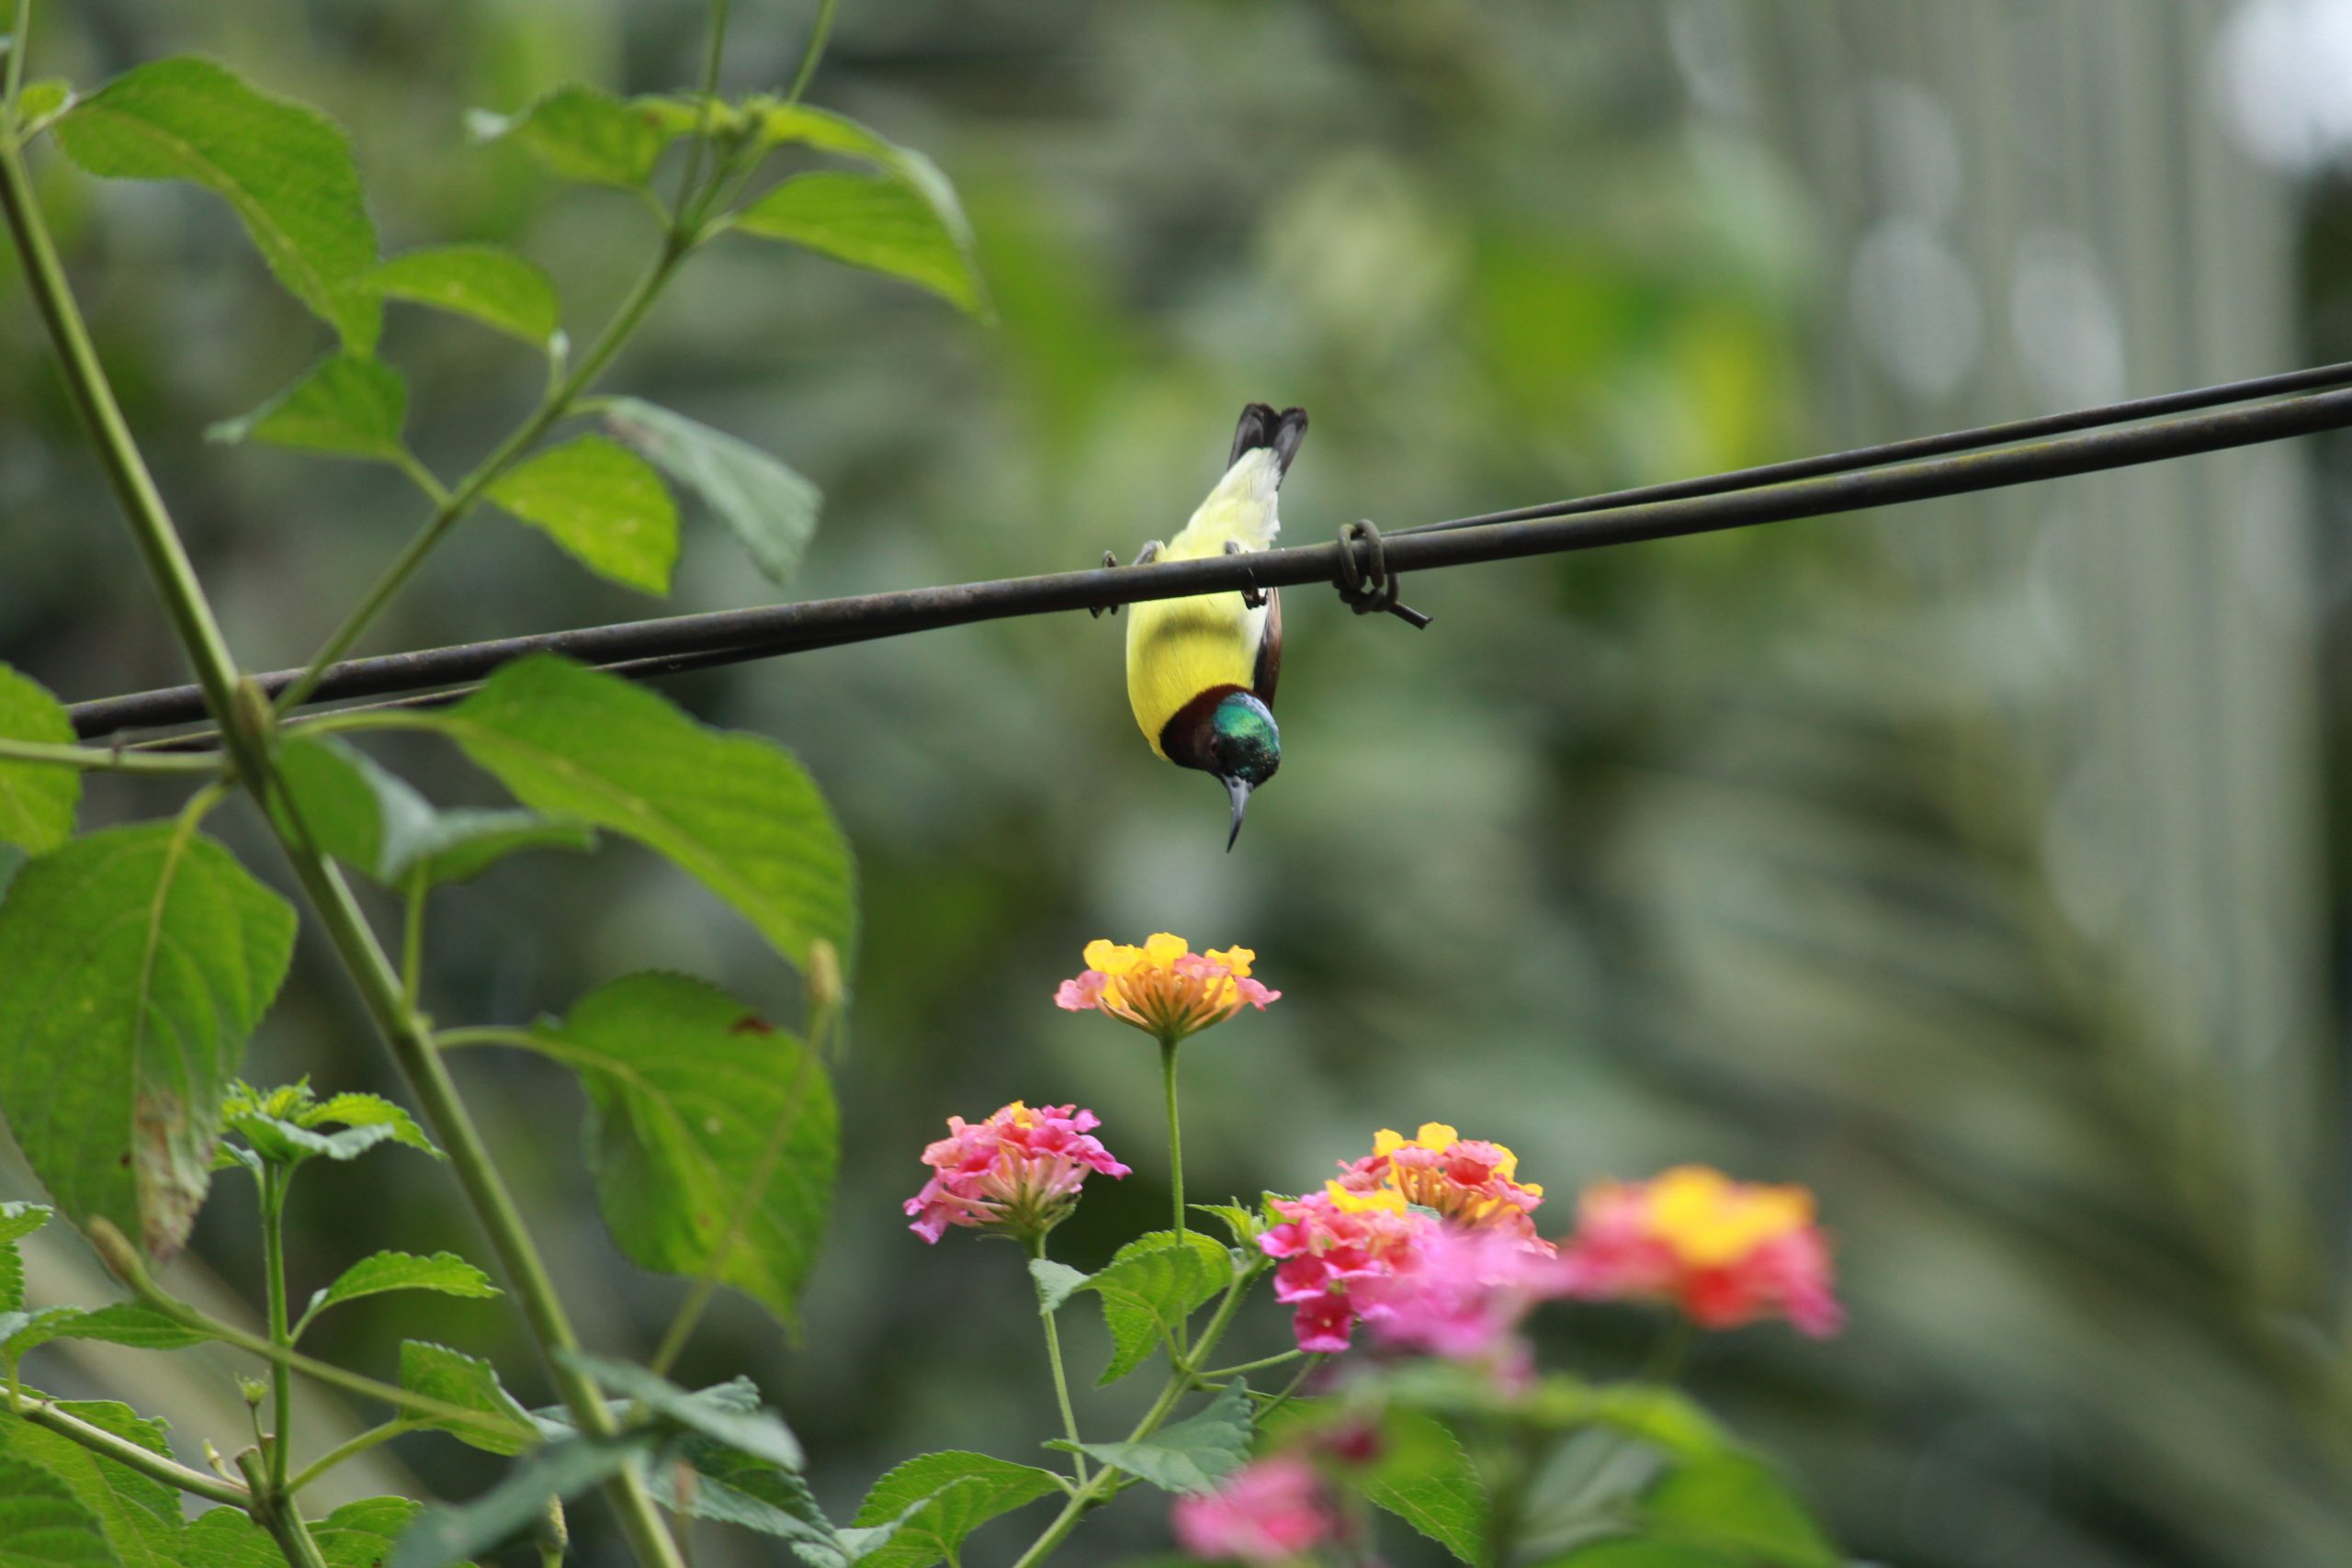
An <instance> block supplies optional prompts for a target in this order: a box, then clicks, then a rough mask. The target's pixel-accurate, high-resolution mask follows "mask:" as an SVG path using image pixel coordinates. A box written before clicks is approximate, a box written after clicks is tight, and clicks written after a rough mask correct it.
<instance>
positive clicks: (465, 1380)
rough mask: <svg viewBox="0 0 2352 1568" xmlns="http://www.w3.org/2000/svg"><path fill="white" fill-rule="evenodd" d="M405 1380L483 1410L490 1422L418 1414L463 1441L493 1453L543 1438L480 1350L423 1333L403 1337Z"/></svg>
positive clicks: (417, 1389)
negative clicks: (468, 1349)
mask: <svg viewBox="0 0 2352 1568" xmlns="http://www.w3.org/2000/svg"><path fill="white" fill-rule="evenodd" d="M401 1387H402V1388H404V1389H406V1390H408V1391H409V1392H410V1393H421V1394H424V1396H425V1397H426V1398H428V1399H437V1400H440V1401H441V1402H442V1403H444V1404H455V1405H458V1406H459V1407H460V1408H462V1409H466V1410H472V1411H478V1412H480V1413H481V1415H483V1416H488V1417H490V1419H489V1421H488V1422H480V1421H460V1420H458V1419H456V1418H455V1417H449V1416H416V1417H414V1419H415V1420H416V1422H417V1424H418V1425H419V1426H422V1427H432V1428H434V1429H435V1430H438V1431H444V1432H447V1433H448V1434H449V1435H450V1436H452V1437H454V1438H457V1439H458V1441H459V1442H461V1443H467V1444H469V1445H471V1446H472V1447H474V1448H478V1449H481V1450H485V1451H487V1452H490V1453H494V1454H509V1455H512V1454H519V1453H521V1452H522V1451H523V1450H526V1449H529V1448H535V1447H537V1444H538V1442H539V1427H538V1424H537V1422H535V1421H533V1420H532V1419H531V1416H530V1412H528V1411H526V1410H525V1409H524V1408H523V1407H522V1406H521V1405H519V1404H515V1398H514V1396H513V1395H512V1394H510V1393H507V1392H506V1390H505V1388H504V1387H503V1385H501V1384H500V1382H499V1381H498V1373H497V1372H496V1371H494V1370H493V1369H492V1367H491V1364H490V1363H489V1362H488V1361H486V1360H483V1359H481V1357H479V1356H469V1355H467V1354H466V1353H465V1352H464V1351H463V1350H452V1349H450V1348H448V1347H447V1346H446V1345H435V1344H433V1343H431V1342H430V1341H428V1340H424V1339H403V1340H401Z"/></svg>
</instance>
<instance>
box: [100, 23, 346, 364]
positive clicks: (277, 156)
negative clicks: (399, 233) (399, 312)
mask: <svg viewBox="0 0 2352 1568" xmlns="http://www.w3.org/2000/svg"><path fill="white" fill-rule="evenodd" d="M57 135H58V139H59V141H60V142H61V143H62V145H63V146H64V149H65V152H66V155H67V156H68V157H70V158H72V159H73V160H74V162H75V163H76V164H80V165H81V166H82V167H83V168H84V169H85V170H87V171H88V172H89V173H91V174H94V175H102V176H105V177H107V178H112V179H133V180H191V181H193V182H195V183H196V184H198V185H200V186H204V187H205V188H206V189H208V190H210V191H212V192H214V193H215V194H217V195H219V196H221V197H226V198H227V200H228V202H229V204H230V205H231V206H232V207H233V208H235V209H236V211H237V216H238V218H240V219H241V220H243V222H244V225H245V231H246V232H247V233H248V234H250V235H252V236H253V242H254V245H255V246H256V247H257V248H258V249H259V250H260V252H261V254H262V258H263V259H264V260H265V261H266V262H267V263H268V264H269V268H270V270H271V271H272V272H274V273H276V274H277V280H278V281H279V282H280V283H282V284H284V285H285V286H286V288H287V289H288V291H289V292H291V293H292V294H293V296H294V297H295V298H296V299H300V301H301V302H302V303H303V304H304V305H306V306H308V307H309V308H310V309H311V311H312V312H314V313H315V314H317V315H318V316H319V317H320V318H321V319H322V320H323V321H326V322H328V323H329V324H330V325H332V326H333V327H334V330H335V333H336V334H337V336H339V337H340V338H341V339H342V340H343V345H344V347H345V348H346V349H349V350H351V351H352V352H354V353H356V354H368V353H370V352H372V351H373V350H374V348H375V346H376V336H377V333H378V331H379V328H380V326H381V324H382V307H381V305H380V303H379V301H378V299H377V298H376V296H375V294H374V292H373V291H372V290H370V289H369V288H368V287H367V286H366V276H367V274H368V273H369V272H371V271H373V270H374V268H375V265H376V230H375V226H374V225H373V224H372V223H370V222H369V221H368V208H367V204H366V202H365V201H364V200H363V199H362V198H361V196H360V192H359V171H358V168H357V167H356V165H355V164H353V162H352V158H351V144H350V141H348V140H347V139H346V138H345V135H344V133H343V131H342V130H341V128H340V127H338V126H336V125H335V123H334V121H333V120H331V119H329V118H326V116H324V115H322V114H321V113H319V111H318V110H316V109H314V108H311V107H308V106H307V105H303V104H298V103H294V102H291V101H289V100H288V99H285V98H277V97H272V96H268V95H267V94H265V93H257V92H255V91H254V89H253V88H251V87H249V86H247V85H245V84H244V83H243V82H241V81H239V80H238V79H237V78H236V77H235V76H233V75H232V74H231V73H228V72H227V71H224V70H222V69H221V68H220V66H218V65H215V64H213V63H212V62H210V61H209V60H197V59H191V58H185V57H183V58H180V59H176V60H158V61H155V62H152V63H150V64H146V65H141V66H139V67H137V68H136V69H134V70H131V71H129V72H126V73H123V74H122V75H120V76H118V77H116V78H115V79H114V80H113V81H111V82H109V83H107V85H105V86H103V87H101V88H99V89H98V90H97V91H96V92H95V93H93V94H91V95H90V96H88V97H86V98H84V99H83V100H82V101H81V102H80V103H77V104H75V105H74V107H73V108H72V109H70V110H69V111H67V113H66V114H65V116H64V118H62V119H60V120H59V121H58V122H57Z"/></svg>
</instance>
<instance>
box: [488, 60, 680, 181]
mask: <svg viewBox="0 0 2352 1568" xmlns="http://www.w3.org/2000/svg"><path fill="white" fill-rule="evenodd" d="M677 107H678V106H677V105H676V104H675V103H673V102H671V101H669V100H665V99H638V100H634V101H632V100H628V99H623V98H616V97H615V96H613V95H612V94H610V93H607V92H605V91H604V90H603V89H602V88H598V87H591V86H586V85H581V84H577V83H575V84H572V85H569V86H562V87H558V88H557V89H555V91H553V92H551V93H549V94H548V95H547V96H545V97H542V98H540V99H538V100H537V102H535V103H533V104H532V105H531V106H530V107H527V108H525V109H522V110H520V111H519V112H517V113H515V114H511V115H501V114H492V113H489V112H487V111H485V110H480V109H477V110H476V111H474V113H473V114H472V115H470V116H469V117H468V125H469V128H470V129H471V130H472V131H473V134H474V136H475V137H476V138H477V139H478V140H480V141H501V140H512V141H515V142H516V143H517V144H519V145H520V146H522V147H523V148H524V149H525V150H526V152H529V153H530V154H531V156H532V157H534V158H536V159H537V160H538V161H539V163H540V164H543V165H544V166H545V167H546V168H547V169H548V172H550V173H552V174H554V175H560V177H562V178H564V179H567V180H579V181H582V182H583V183H585V184H589V185H605V186H621V187H623V188H628V187H630V186H642V185H643V184H645V182H646V181H647V180H648V179H649V178H650V177H651V176H652V174H653V165H654V164H655V163H656V162H657V161H659V160H660V158H661V156H662V148H664V147H666V146H668V145H669V144H670V142H671V141H673V139H674V138H676V137H677V136H678V135H679V134H680V133H681V132H683V131H684V130H686V129H687V127H688V126H689V125H690V124H691V123H692V122H691V120H690V119H687V120H684V121H683V122H682V120H681V118H680V117H679V116H678V115H677V114H676V113H675V112H673V111H674V110H675V109H676V108H677Z"/></svg>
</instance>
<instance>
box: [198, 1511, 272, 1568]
mask: <svg viewBox="0 0 2352 1568" xmlns="http://www.w3.org/2000/svg"><path fill="white" fill-rule="evenodd" d="M171 1550H172V1557H171V1561H172V1562H174V1563H175V1564H177V1568H285V1563H286V1558H285V1555H284V1553H282V1552H281V1551H279V1550H278V1547H277V1542H276V1541H274V1540H271V1539H270V1537H269V1532H268V1531H267V1530H265V1529H262V1528H261V1527H260V1526H259V1525H257V1524H255V1523H254V1521H253V1520H252V1518H251V1517H248V1516H247V1515H246V1513H245V1511H244V1510H243V1509H242V1508H209V1509H207V1510H206V1511H205V1512H203V1513H201V1514H198V1516H197V1517H195V1518H194V1519H193V1520H191V1521H189V1523H188V1526H187V1529H183V1530H181V1531H180V1533H179V1534H178V1535H177V1536H176V1537H175V1538H174V1539H173V1540H172V1547H171Z"/></svg>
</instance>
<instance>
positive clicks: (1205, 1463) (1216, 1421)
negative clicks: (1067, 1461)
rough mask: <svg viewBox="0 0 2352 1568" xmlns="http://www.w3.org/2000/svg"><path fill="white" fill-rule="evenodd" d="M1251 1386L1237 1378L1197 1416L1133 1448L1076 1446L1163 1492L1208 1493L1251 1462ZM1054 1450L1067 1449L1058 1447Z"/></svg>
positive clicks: (1064, 1445)
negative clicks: (1138, 1477)
mask: <svg viewBox="0 0 2352 1568" xmlns="http://www.w3.org/2000/svg"><path fill="white" fill-rule="evenodd" d="M1052 1446H1053V1447H1055V1448H1063V1449H1066V1448H1069V1447H1070V1446H1071V1445H1069V1444H1068V1443H1056V1444H1054V1445H1052ZM1077 1447H1078V1449H1079V1450H1080V1452H1081V1453H1085V1454H1087V1455H1090V1456H1091V1457H1092V1458H1094V1459H1098V1460H1101V1461H1103V1463H1104V1464H1107V1465H1110V1466H1111V1467H1113V1468H1114V1469H1116V1470H1124V1471H1125V1472H1127V1473H1128V1474H1130V1475H1135V1476H1140V1477H1141V1478H1142V1479H1144V1480H1146V1481H1148V1482H1150V1483H1152V1484H1153V1485H1154V1486H1157V1487H1159V1489H1160V1490H1161V1491H1163V1492H1211V1491H1215V1490H1216V1483H1218V1482H1220V1481H1222V1480H1224V1479H1225V1478H1226V1477H1227V1476H1228V1475H1230V1474H1232V1473H1233V1472H1235V1471H1237V1470H1239V1469H1240V1468H1241V1467H1242V1466H1243V1465H1244V1464H1246V1463H1248V1462H1249V1460H1250V1386H1249V1384H1247V1383H1245V1382H1242V1381H1241V1380H1240V1379H1239V1378H1236V1379H1234V1380H1233V1381H1232V1382H1229V1383H1227V1384H1226V1385H1225V1387H1224V1388H1222V1389H1220V1390H1218V1391H1217V1396H1216V1398H1215V1399H1212V1400H1211V1401H1209V1403H1208V1404H1207V1406H1206V1407H1205V1408H1204V1409H1203V1410H1202V1411H1201V1413H1200V1414H1199V1415H1197V1416H1193V1417H1191V1418H1190V1419H1188V1420H1183V1421H1179V1422H1177V1423H1176V1424H1175V1425H1174V1426H1173V1427H1161V1428H1160V1429H1159V1431H1158V1432H1156V1433H1154V1434H1153V1435H1152V1436H1150V1437H1148V1438H1143V1439H1142V1440H1141V1441H1139V1442H1133V1443H1080V1444H1078V1445H1077Z"/></svg>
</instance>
